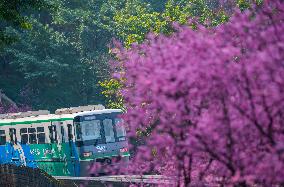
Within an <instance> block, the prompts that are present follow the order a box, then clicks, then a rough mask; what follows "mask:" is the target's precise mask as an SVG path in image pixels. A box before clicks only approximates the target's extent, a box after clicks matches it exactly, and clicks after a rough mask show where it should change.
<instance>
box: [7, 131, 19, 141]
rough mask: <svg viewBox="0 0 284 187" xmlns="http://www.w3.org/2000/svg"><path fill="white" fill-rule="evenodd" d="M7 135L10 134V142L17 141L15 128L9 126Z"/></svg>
mask: <svg viewBox="0 0 284 187" xmlns="http://www.w3.org/2000/svg"><path fill="white" fill-rule="evenodd" d="M9 135H10V141H11V143H14V142H17V137H16V129H15V128H10V129H9Z"/></svg>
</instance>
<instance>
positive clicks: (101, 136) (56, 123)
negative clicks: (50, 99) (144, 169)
mask: <svg viewBox="0 0 284 187" xmlns="http://www.w3.org/2000/svg"><path fill="white" fill-rule="evenodd" d="M121 114H122V110H120V109H106V108H105V107H104V106H102V105H88V106H80V107H71V108H62V109H57V110H56V111H55V112H54V114H51V113H50V112H49V111H47V110H39V111H28V112H20V113H10V114H1V115H0V164H7V163H8V164H16V165H24V166H27V167H32V168H40V169H42V170H44V171H46V172H47V173H48V174H50V175H52V176H72V177H74V176H75V177H82V176H84V177H85V176H94V175H96V173H92V172H90V168H92V166H93V165H94V164H96V163H98V162H99V163H106V164H109V165H111V164H116V163H114V162H113V160H116V162H120V166H124V163H125V167H126V166H127V163H128V160H129V157H130V154H129V150H128V142H127V137H126V129H125V126H124V125H123V123H121V122H122V120H121V118H120V115H121ZM121 163H122V164H121Z"/></svg>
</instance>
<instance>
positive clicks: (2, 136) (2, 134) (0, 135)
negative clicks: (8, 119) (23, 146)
mask: <svg viewBox="0 0 284 187" xmlns="http://www.w3.org/2000/svg"><path fill="white" fill-rule="evenodd" d="M2 140H3V141H2ZM3 142H4V143H3ZM6 143H7V139H6V132H5V130H0V145H5V144H6Z"/></svg>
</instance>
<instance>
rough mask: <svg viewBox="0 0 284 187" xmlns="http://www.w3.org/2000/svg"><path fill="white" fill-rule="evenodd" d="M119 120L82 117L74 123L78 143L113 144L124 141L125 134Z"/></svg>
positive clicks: (105, 117)
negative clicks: (91, 141)
mask: <svg viewBox="0 0 284 187" xmlns="http://www.w3.org/2000/svg"><path fill="white" fill-rule="evenodd" d="M121 122H122V121H121V119H120V118H116V117H110V116H104V117H98V116H96V117H95V116H93V117H90V116H88V117H86V116H85V117H83V118H81V119H80V121H77V122H75V126H76V139H77V140H78V141H90V140H95V141H96V142H97V143H113V142H118V141H125V140H126V132H125V128H124V126H123V124H122V123H121Z"/></svg>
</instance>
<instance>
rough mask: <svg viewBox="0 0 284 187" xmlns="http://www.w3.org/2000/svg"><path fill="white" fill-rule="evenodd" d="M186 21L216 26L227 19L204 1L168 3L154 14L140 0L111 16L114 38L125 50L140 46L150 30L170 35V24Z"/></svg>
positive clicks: (134, 0) (135, 0)
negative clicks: (121, 43)
mask: <svg viewBox="0 0 284 187" xmlns="http://www.w3.org/2000/svg"><path fill="white" fill-rule="evenodd" d="M189 18H196V19H197V21H198V22H199V23H201V24H204V25H206V26H216V25H218V24H221V23H224V22H226V21H227V20H228V15H227V13H226V12H225V11H224V10H223V9H217V10H214V9H212V8H211V7H210V6H209V5H208V1H206V0H187V1H185V0H184V1H176V0H168V1H167V2H166V3H165V5H164V9H163V10H162V11H155V9H153V8H152V7H151V6H150V4H147V3H145V2H141V1H139V0H128V1H127V2H126V4H125V7H124V8H123V9H121V10H119V11H118V12H117V14H116V15H115V16H114V21H115V26H116V31H117V36H118V37H119V38H120V39H121V40H122V41H123V42H124V45H125V46H126V47H130V45H131V44H132V43H134V42H138V43H141V42H143V41H144V39H145V36H146V35H147V33H149V32H150V31H152V32H154V33H156V34H159V33H163V34H170V33H172V32H173V31H174V29H173V28H172V27H171V25H172V23H173V22H178V23H179V24H182V25H186V24H188V19H189Z"/></svg>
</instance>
